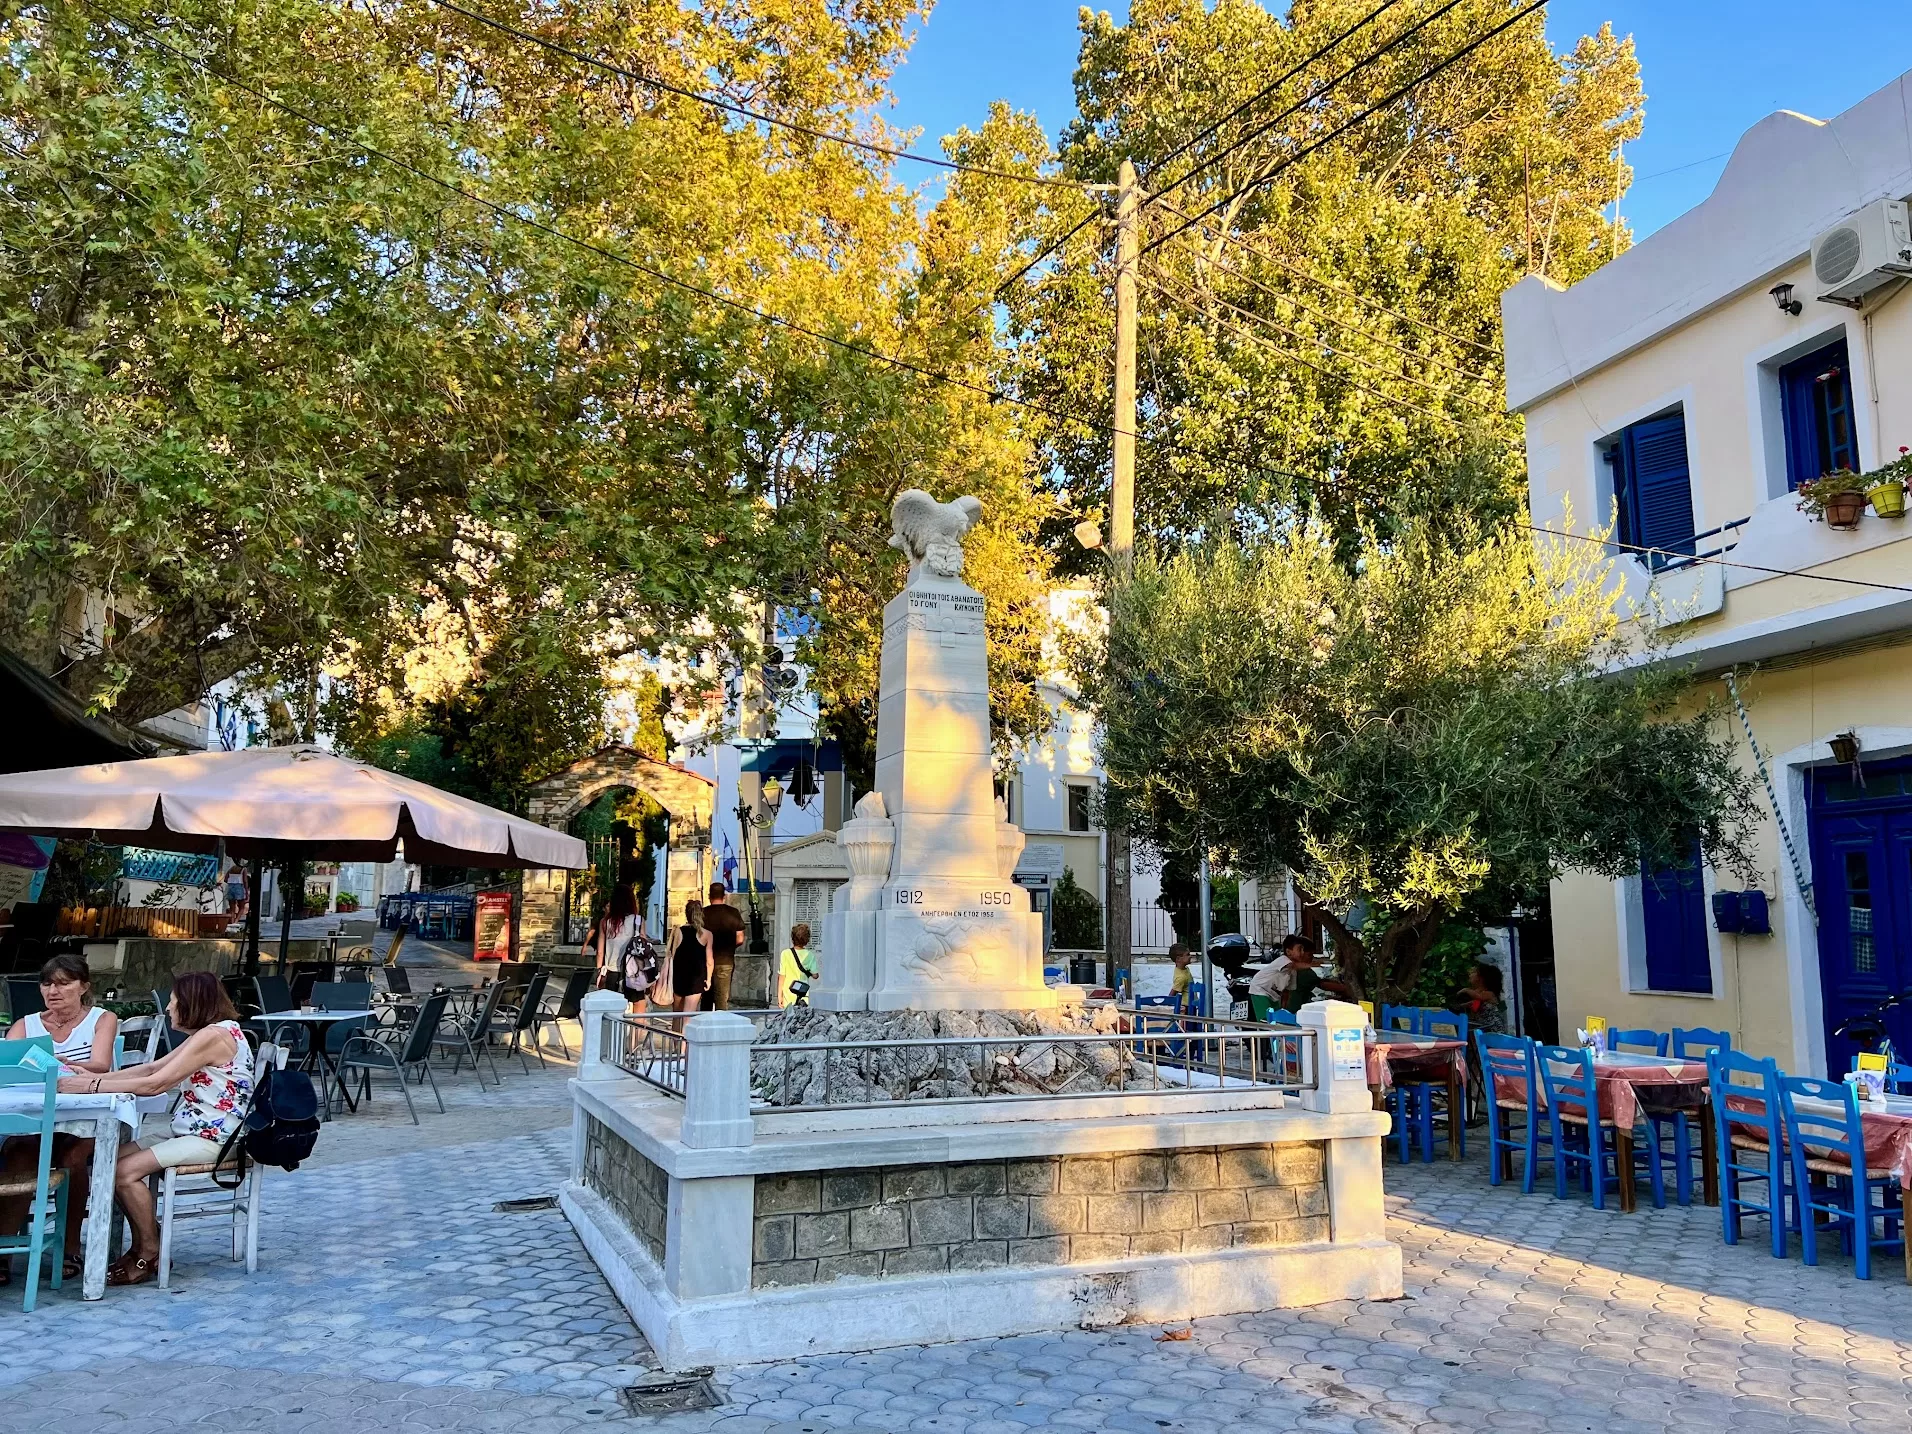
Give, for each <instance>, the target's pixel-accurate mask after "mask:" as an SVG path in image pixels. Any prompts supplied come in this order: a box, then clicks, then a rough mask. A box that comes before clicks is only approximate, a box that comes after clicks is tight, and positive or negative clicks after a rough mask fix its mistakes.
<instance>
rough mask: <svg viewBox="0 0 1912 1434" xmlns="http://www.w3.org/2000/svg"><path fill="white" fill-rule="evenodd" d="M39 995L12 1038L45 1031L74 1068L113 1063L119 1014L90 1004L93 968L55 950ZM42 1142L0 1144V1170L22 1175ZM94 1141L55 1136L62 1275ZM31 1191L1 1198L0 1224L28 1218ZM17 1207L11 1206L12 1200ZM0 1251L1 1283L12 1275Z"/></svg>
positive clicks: (71, 1251)
mask: <svg viewBox="0 0 1912 1434" xmlns="http://www.w3.org/2000/svg"><path fill="white" fill-rule="evenodd" d="M40 999H41V1000H43V1001H45V1002H46V1010H44V1011H36V1012H34V1013H33V1014H32V1015H30V1016H23V1017H21V1018H20V1019H19V1020H17V1021H15V1022H14V1023H13V1024H12V1025H11V1026H10V1027H8V1029H7V1039H8V1040H10V1041H19V1040H26V1039H28V1038H31V1037H47V1038H49V1039H51V1040H52V1042H53V1054H54V1055H56V1056H58V1057H59V1059H60V1064H62V1065H64V1066H66V1067H67V1068H68V1069H70V1070H74V1071H95V1072H107V1071H111V1070H112V1069H113V1040H114V1038H115V1037H116V1036H118V1035H119V1017H118V1016H115V1015H114V1014H113V1013H112V1012H111V1011H107V1010H102V1009H101V1008H100V1007H98V1006H95V1005H94V1004H93V973H92V971H91V970H90V969H88V967H87V964H86V962H85V961H84V960H82V959H81V958H80V957H78V956H64V955H63V956H55V957H54V958H53V959H52V960H51V961H49V962H47V963H46V965H44V966H42V967H41V968H40ZM39 1161H40V1142H39V1141H38V1140H37V1139H35V1138H33V1137H30V1136H15V1137H14V1138H13V1139H12V1140H9V1141H7V1142H6V1143H5V1145H4V1147H0V1170H4V1171H5V1172H6V1173H7V1174H9V1175H16V1176H17V1175H20V1174H24V1173H27V1172H30V1171H32V1170H34V1169H35V1168H37V1167H38V1165H39ZM92 1165H93V1142H92V1141H91V1140H86V1139H82V1138H81V1137H79V1136H77V1135H55V1136H54V1137H53V1167H54V1168H55V1169H56V1170H63V1171H65V1172H66V1178H67V1181H68V1182H69V1183H68V1189H69V1190H77V1191H79V1192H81V1198H79V1199H74V1198H73V1197H72V1195H71V1194H69V1195H68V1197H67V1202H66V1271H65V1273H66V1275H67V1276H68V1278H72V1277H73V1276H75V1275H77V1274H78V1273H79V1257H80V1221H81V1220H82V1219H83V1218H84V1215H85V1211H86V1199H85V1194H84V1192H85V1190H86V1188H87V1181H88V1180H89V1179H90V1178H91V1173H90V1172H91V1169H92ZM30 1198H31V1197H29V1196H24V1195H22V1196H9V1197H8V1198H6V1199H4V1200H0V1230H17V1229H19V1228H20V1226H21V1224H22V1222H24V1221H25V1219H26V1207H27V1204H28V1202H29V1200H30ZM16 1205H17V1206H18V1207H19V1208H18V1210H17V1211H16V1210H15V1208H14V1207H15V1206H16ZM9 1263H11V1262H10V1261H8V1260H7V1259H6V1258H5V1257H4V1256H0V1285H4V1284H6V1283H8V1281H9V1280H10V1279H11V1278H12V1276H11V1273H10V1272H9V1270H8V1269H7V1266H8V1265H9Z"/></svg>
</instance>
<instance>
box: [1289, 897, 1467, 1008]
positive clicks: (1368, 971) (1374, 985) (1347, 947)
mask: <svg viewBox="0 0 1912 1434" xmlns="http://www.w3.org/2000/svg"><path fill="white" fill-rule="evenodd" d="M1318 909H1319V910H1320V912H1321V924H1322V925H1323V926H1326V927H1327V928H1328V930H1329V931H1330V932H1331V933H1332V934H1333V936H1334V951H1335V960H1336V965H1337V966H1338V967H1339V970H1340V975H1341V979H1342V980H1343V981H1345V982H1347V983H1348V986H1349V987H1350V988H1351V989H1352V990H1353V992H1354V995H1355V998H1356V999H1357V1000H1363V1001H1387V1002H1396V1003H1398V1002H1401V1001H1404V1000H1406V999H1407V997H1408V994H1409V993H1410V992H1411V991H1412V990H1413V989H1414V983H1415V982H1416V981H1418V980H1419V979H1420V977H1421V966H1422V964H1423V963H1424V962H1425V961H1426V959H1427V953H1428V952H1429V951H1430V950H1431V949H1432V948H1433V945H1434V938H1435V937H1436V936H1438V935H1439V934H1440V930H1441V924H1442V923H1443V922H1444V921H1445V920H1446V919H1447V912H1446V910H1445V909H1444V908H1443V907H1441V906H1438V905H1434V906H1422V907H1417V908H1416V909H1415V910H1414V911H1412V912H1410V913H1408V914H1407V915H1405V916H1401V917H1397V918H1395V919H1394V920H1393V921H1392V922H1390V923H1389V924H1388V925H1387V926H1386V927H1385V928H1384V929H1383V930H1382V932H1381V934H1380V937H1379V938H1378V939H1377V940H1376V941H1375V942H1374V944H1373V945H1372V946H1370V945H1369V944H1368V943H1367V942H1366V941H1365V940H1363V939H1362V938H1361V937H1359V936H1357V935H1355V933H1354V932H1353V931H1352V930H1351V929H1349V927H1348V925H1347V924H1346V923H1345V922H1344V921H1342V919H1341V918H1340V917H1339V916H1337V915H1336V914H1335V913H1334V912H1332V911H1329V910H1328V909H1327V908H1325V907H1322V908H1318Z"/></svg>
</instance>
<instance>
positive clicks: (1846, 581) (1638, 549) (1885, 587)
mask: <svg viewBox="0 0 1912 1434" xmlns="http://www.w3.org/2000/svg"><path fill="white" fill-rule="evenodd" d="M1508 521H1509V522H1510V523H1511V524H1512V525H1513V526H1514V527H1516V528H1523V529H1525V530H1526V531H1527V532H1530V533H1540V534H1542V535H1544V536H1546V537H1549V538H1572V539H1573V540H1574V541H1575V542H1579V543H1598V544H1599V545H1600V546H1601V547H1603V548H1625V549H1626V550H1627V551H1628V552H1632V553H1647V554H1653V553H1658V554H1660V556H1662V557H1669V558H1688V559H1689V560H1690V561H1692V562H1695V563H1712V564H1715V565H1716V566H1718V567H1722V568H1743V569H1744V570H1745V571H1747V572H1749V573H1770V574H1771V575H1772V576H1774V577H1777V578H1811V579H1812V580H1813V581H1814V582H1821V583H1840V584H1843V585H1844V586H1846V587H1854V588H1873V589H1875V590H1877V591H1879V592H1888V593H1912V587H1906V586H1904V585H1902V584H1900V583H1875V582H1873V581H1872V580H1870V579H1869V578H1842V577H1838V576H1836V575H1834V574H1832V573H1815V572H1808V571H1806V570H1804V569H1801V568H1769V567H1765V566H1763V565H1762V564H1759V563H1742V562H1736V561H1734V560H1733V559H1731V558H1722V557H1712V556H1707V557H1694V556H1691V555H1689V554H1686V553H1676V552H1673V551H1671V550H1670V549H1667V548H1648V547H1643V546H1641V545H1640V544H1639V543H1623V542H1621V541H1620V540H1619V539H1618V538H1597V537H1595V536H1594V535H1593V534H1592V533H1570V532H1566V531H1565V530H1563V529H1560V528H1539V527H1535V526H1534V525H1533V524H1532V523H1523V522H1521V521H1520V520H1519V519H1516V518H1510V519H1509V520H1508Z"/></svg>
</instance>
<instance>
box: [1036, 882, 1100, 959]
mask: <svg viewBox="0 0 1912 1434" xmlns="http://www.w3.org/2000/svg"><path fill="white" fill-rule="evenodd" d="M1049 912H1050V921H1051V926H1050V938H1051V939H1050V944H1051V945H1052V946H1055V947H1057V948H1059V949H1061V950H1064V951H1100V950H1101V949H1102V903H1101V902H1100V901H1098V900H1096V898H1095V895H1094V893H1092V892H1089V891H1085V890H1084V889H1083V888H1082V887H1081V885H1080V884H1078V883H1077V881H1076V875H1075V871H1074V869H1073V868H1070V867H1066V866H1065V867H1063V868H1062V875H1061V877H1060V878H1059V879H1058V880H1057V881H1056V885H1055V890H1054V891H1052V892H1050V894H1049Z"/></svg>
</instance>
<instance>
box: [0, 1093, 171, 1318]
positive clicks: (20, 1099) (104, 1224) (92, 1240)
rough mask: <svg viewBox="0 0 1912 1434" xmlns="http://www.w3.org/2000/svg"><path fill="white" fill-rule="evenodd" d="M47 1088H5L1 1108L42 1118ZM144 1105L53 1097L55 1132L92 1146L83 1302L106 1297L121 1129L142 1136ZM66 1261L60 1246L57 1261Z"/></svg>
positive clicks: (108, 1098)
mask: <svg viewBox="0 0 1912 1434" xmlns="http://www.w3.org/2000/svg"><path fill="white" fill-rule="evenodd" d="M45 1099H46V1094H45V1087H43V1086H37V1085H15V1086H0V1110H4V1111H6V1112H7V1113H8V1114H10V1115H38V1114H39V1113H40V1111H41V1110H42V1109H44V1106H43V1105H42V1102H43V1101H45ZM139 1116H140V1102H139V1100H138V1098H137V1097H135V1096H130V1095H114V1094H111V1093H107V1094H103V1095H67V1094H65V1093H62V1094H60V1095H57V1096H55V1097H54V1099H53V1128H54V1129H55V1130H56V1131H59V1132H61V1133H62V1134H65V1135H78V1136H82V1137H85V1138H89V1139H91V1140H92V1142H93V1180H92V1184H91V1185H90V1186H89V1187H88V1189H87V1193H86V1244H85V1247H84V1255H85V1269H84V1270H83V1271H82V1273H81V1275H80V1298H81V1299H83V1300H96V1299H98V1298H100V1296H102V1295H104V1294H105V1293H106V1265H107V1261H108V1260H109V1259H111V1257H112V1248H111V1246H112V1241H113V1167H114V1165H115V1164H116V1163H117V1162H118V1160H119V1148H120V1127H121V1126H125V1127H126V1128H127V1129H128V1130H129V1131H131V1132H132V1133H134V1134H135V1135H137V1134H138V1132H139ZM60 1257H61V1248H60V1246H59V1245H58V1244H57V1243H56V1244H55V1245H54V1247H53V1258H54V1259H56V1260H57V1259H59V1258H60Z"/></svg>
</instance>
